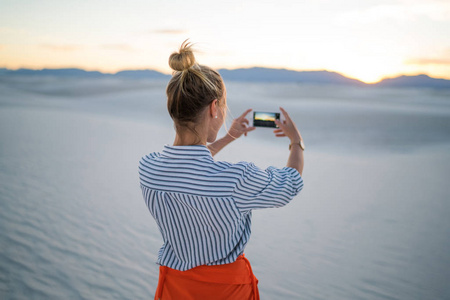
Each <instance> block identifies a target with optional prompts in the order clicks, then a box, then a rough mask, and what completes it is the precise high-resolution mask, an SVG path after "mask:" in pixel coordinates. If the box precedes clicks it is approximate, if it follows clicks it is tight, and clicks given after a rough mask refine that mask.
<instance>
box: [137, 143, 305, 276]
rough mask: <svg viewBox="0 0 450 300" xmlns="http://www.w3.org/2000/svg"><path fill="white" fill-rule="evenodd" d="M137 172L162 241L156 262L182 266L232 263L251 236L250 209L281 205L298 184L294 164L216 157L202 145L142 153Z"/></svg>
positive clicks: (299, 186)
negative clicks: (261, 166) (260, 165)
mask: <svg viewBox="0 0 450 300" xmlns="http://www.w3.org/2000/svg"><path fill="white" fill-rule="evenodd" d="M139 176H140V181H141V189H142V194H143V196H144V200H145V203H146V205H147V207H148V209H149V211H150V213H151V214H152V216H153V217H154V218H155V220H156V223H157V225H158V228H159V230H160V231H161V234H162V237H163V240H164V244H163V246H162V247H161V249H160V251H159V255H158V261H157V263H158V264H160V265H164V266H168V267H170V268H173V269H177V270H182V271H184V270H188V269H191V268H194V267H196V266H199V265H219V264H226V263H231V262H234V261H235V260H236V258H237V257H238V256H239V255H241V254H242V253H243V252H244V248H245V246H246V244H247V242H248V240H249V238H250V233H251V211H252V210H253V209H258V208H269V207H281V206H284V205H286V204H287V203H289V201H291V200H292V198H293V197H294V196H295V195H297V194H298V192H300V190H301V189H302V188H303V179H302V178H301V176H300V174H299V173H298V171H297V170H295V169H293V168H286V167H285V168H282V169H277V168H274V167H269V168H267V169H266V170H261V169H259V168H258V167H256V166H255V165H254V164H252V163H247V162H240V163H237V164H231V163H227V162H221V161H215V160H214V159H213V157H212V156H211V153H210V151H209V150H208V148H207V147H206V146H203V145H197V146H165V147H164V150H163V151H162V152H157V153H152V154H149V155H146V156H144V157H142V159H141V160H140V162H139Z"/></svg>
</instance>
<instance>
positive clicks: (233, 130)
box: [228, 108, 255, 139]
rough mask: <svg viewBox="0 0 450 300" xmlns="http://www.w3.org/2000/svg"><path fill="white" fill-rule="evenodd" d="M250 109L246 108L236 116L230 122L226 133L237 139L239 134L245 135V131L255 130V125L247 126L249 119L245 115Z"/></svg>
mask: <svg viewBox="0 0 450 300" xmlns="http://www.w3.org/2000/svg"><path fill="white" fill-rule="evenodd" d="M251 110H252V109H251V108H250V109H247V110H246V111H245V112H244V113H243V114H242V115H241V116H240V117H239V118H236V119H234V120H233V123H232V124H231V127H230V130H228V135H229V136H230V137H231V138H233V139H237V138H239V137H240V136H241V135H245V136H247V132H250V131H252V130H255V127H249V126H248V125H249V124H250V122H249V120H248V119H247V118H246V117H245V116H247V114H248V113H249V112H250V111H251Z"/></svg>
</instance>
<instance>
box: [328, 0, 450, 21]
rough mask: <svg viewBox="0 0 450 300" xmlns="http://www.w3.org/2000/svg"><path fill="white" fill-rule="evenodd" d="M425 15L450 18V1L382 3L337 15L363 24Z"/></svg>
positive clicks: (410, 18)
mask: <svg viewBox="0 0 450 300" xmlns="http://www.w3.org/2000/svg"><path fill="white" fill-rule="evenodd" d="M421 16H425V17H428V18H429V19H431V20H434V21H449V20H450V3H448V2H444V1H443V2H431V1H430V2H422V1H417V2H415V3H411V2H410V3H407V2H404V3H400V4H380V5H375V6H372V7H368V8H366V9H363V10H351V11H348V12H345V13H342V14H340V15H338V16H337V20H338V21H341V22H349V23H353V22H358V23H362V24H367V23H374V22H380V21H382V20H389V19H391V20H398V21H402V22H406V21H411V20H416V19H417V18H418V17H421Z"/></svg>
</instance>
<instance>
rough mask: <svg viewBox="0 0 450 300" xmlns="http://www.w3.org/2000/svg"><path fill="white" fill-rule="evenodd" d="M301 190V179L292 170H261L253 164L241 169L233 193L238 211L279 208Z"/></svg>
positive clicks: (273, 168) (272, 168)
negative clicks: (240, 174)
mask: <svg viewBox="0 0 450 300" xmlns="http://www.w3.org/2000/svg"><path fill="white" fill-rule="evenodd" d="M302 188H303V179H302V177H301V176H300V173H299V172H298V171H297V170H296V169H294V168H288V167H284V168H281V169H278V168H275V167H269V168H267V169H265V170H262V169H260V168H258V167H257V166H255V165H254V164H253V163H248V164H247V165H246V167H245V168H244V169H243V172H242V176H241V177H240V178H239V179H238V181H237V184H236V187H235V189H234V191H233V198H234V199H235V202H236V205H237V207H238V209H240V210H250V209H258V208H270V207H281V206H284V205H286V204H288V203H289V202H290V201H291V200H292V199H293V198H294V197H295V196H296V195H297V194H298V193H299V192H300V191H301V189H302Z"/></svg>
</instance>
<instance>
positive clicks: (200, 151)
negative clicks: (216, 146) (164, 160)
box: [161, 145, 213, 160]
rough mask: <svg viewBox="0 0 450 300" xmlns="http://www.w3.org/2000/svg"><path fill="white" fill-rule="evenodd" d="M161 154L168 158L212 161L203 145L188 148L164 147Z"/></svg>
mask: <svg viewBox="0 0 450 300" xmlns="http://www.w3.org/2000/svg"><path fill="white" fill-rule="evenodd" d="M161 154H162V155H163V156H165V157H168V158H182V159H210V160H213V157H212V155H211V152H210V151H209V149H208V147H206V146H205V145H189V146H169V145H164V149H163V151H162V152H161Z"/></svg>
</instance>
